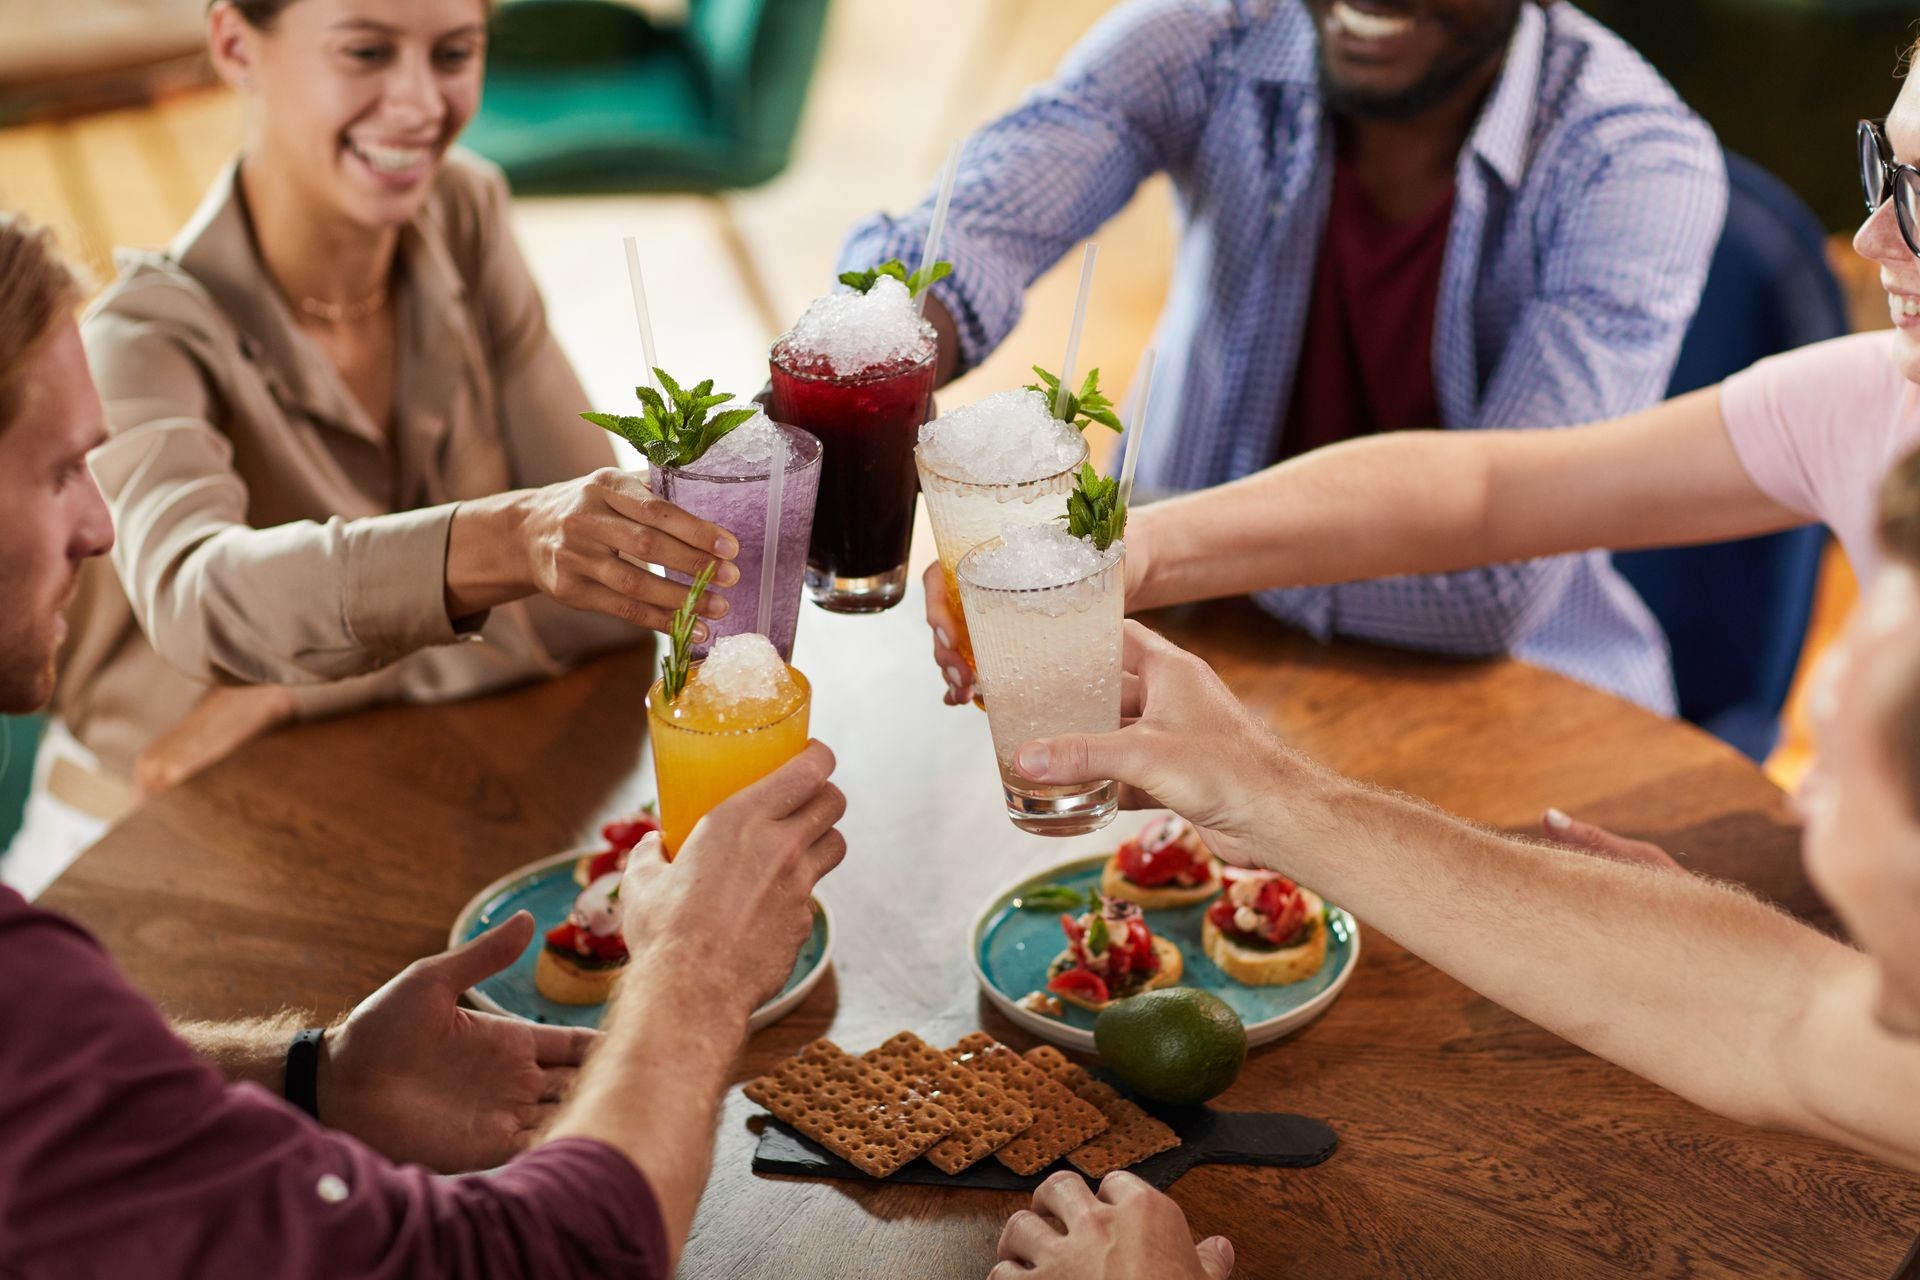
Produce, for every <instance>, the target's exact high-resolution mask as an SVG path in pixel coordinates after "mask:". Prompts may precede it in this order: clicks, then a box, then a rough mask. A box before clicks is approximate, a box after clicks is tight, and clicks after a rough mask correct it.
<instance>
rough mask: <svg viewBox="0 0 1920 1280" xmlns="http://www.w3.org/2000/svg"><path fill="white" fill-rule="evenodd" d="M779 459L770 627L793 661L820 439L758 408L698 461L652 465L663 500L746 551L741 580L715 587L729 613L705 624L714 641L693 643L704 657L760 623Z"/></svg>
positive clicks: (738, 563)
mask: <svg viewBox="0 0 1920 1280" xmlns="http://www.w3.org/2000/svg"><path fill="white" fill-rule="evenodd" d="M776 458H778V459H780V462H781V485H780V524H779V530H778V536H777V539H776V541H775V543H774V548H773V549H774V551H775V553H776V555H775V559H774V574H773V597H772V611H771V615H770V619H769V623H768V627H767V631H768V639H770V640H772V641H773V647H774V648H775V649H777V650H778V651H779V653H780V656H781V657H782V658H791V657H792V656H793V635H794V631H795V629H796V628H797V627H798V626H799V620H800V585H801V582H802V581H803V580H804V578H805V576H806V569H807V539H808V536H809V534H810V533H811V531H812V528H813V516H814V502H815V499H816V498H817V496H818V494H819V489H820V458H821V447H820V442H819V441H818V440H816V439H814V438H813V437H812V436H811V435H809V434H807V433H806V432H805V431H801V430H800V429H798V428H797V427H790V426H785V425H783V424H781V423H778V422H775V421H773V420H772V419H770V418H769V417H767V415H766V414H764V413H756V414H755V415H754V416H753V417H752V418H750V419H748V420H747V421H746V422H744V423H742V424H740V425H739V426H737V427H735V428H733V430H731V431H729V432H728V433H727V434H726V435H724V436H722V437H721V438H720V440H719V442H718V443H716V444H715V445H713V447H712V448H710V449H708V450H707V451H706V453H704V454H702V455H701V456H700V457H699V458H698V459H697V460H695V461H694V462H691V463H689V464H687V465H686V466H684V467H673V466H663V467H656V468H655V469H654V471H655V474H656V475H657V476H658V477H659V482H658V485H657V486H656V490H657V492H658V493H659V494H660V496H661V497H663V498H665V499H666V500H667V501H668V502H671V503H673V504H674V505H675V506H677V507H679V508H680V509H681V510H683V511H686V512H688V513H690V514H692V515H695V516H698V517H699V518H700V519H702V520H708V521H711V522H712V523H714V524H717V525H719V526H720V527H721V528H723V529H725V530H727V532H729V533H731V534H732V535H733V536H734V537H735V538H736V539H738V540H739V543H740V553H739V555H738V556H737V557H736V558H735V559H734V565H735V567H737V568H738V569H739V570H740V579H739V581H738V582H736V583H735V584H734V585H733V586H732V587H728V588H724V589H723V588H713V590H715V591H718V592H719V594H721V595H722V596H724V597H726V600H727V605H728V609H727V615H726V616H725V617H724V618H720V619H718V620H717V621H709V622H708V623H707V626H708V629H709V634H710V640H709V643H708V644H696V645H694V646H693V653H694V655H695V656H696V657H704V656H705V655H706V653H707V651H708V648H709V645H710V643H711V641H712V640H718V639H719V638H720V637H722V636H730V635H737V634H739V633H741V632H746V631H752V630H754V628H755V627H756V625H757V619H758V611H759V593H760V582H761V577H762V574H763V572H764V570H765V567H766V559H767V554H768V544H767V516H768V513H769V510H770V507H771V500H772V495H773V476H774V460H775V459H776ZM669 576H670V577H672V578H673V579H674V581H676V582H688V581H691V578H690V576H689V575H687V574H684V573H672V574H670V575H669Z"/></svg>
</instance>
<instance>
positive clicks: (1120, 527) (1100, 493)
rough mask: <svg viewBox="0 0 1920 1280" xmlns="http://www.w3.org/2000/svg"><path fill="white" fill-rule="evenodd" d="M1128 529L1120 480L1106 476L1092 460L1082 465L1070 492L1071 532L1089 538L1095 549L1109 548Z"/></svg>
mask: <svg viewBox="0 0 1920 1280" xmlns="http://www.w3.org/2000/svg"><path fill="white" fill-rule="evenodd" d="M1126 531H1127V508H1126V504H1125V503H1123V502H1121V501H1120V481H1119V480H1117V479H1115V478H1113V477H1111V476H1103V475H1101V474H1100V473H1099V472H1098V471H1095V470H1094V469H1093V464H1092V463H1091V462H1083V463H1081V464H1080V477H1079V479H1078V480H1077V481H1075V483H1074V486H1073V492H1072V493H1070V494H1068V495H1067V532H1068V533H1070V534H1072V535H1073V536H1074V537H1076V538H1086V539H1088V540H1089V541H1091V542H1092V543H1093V547H1094V550H1096V551H1105V550H1106V549H1107V548H1108V547H1110V546H1112V545H1113V544H1114V543H1115V542H1116V541H1118V540H1119V539H1120V537H1121V535H1123V534H1125V533H1126Z"/></svg>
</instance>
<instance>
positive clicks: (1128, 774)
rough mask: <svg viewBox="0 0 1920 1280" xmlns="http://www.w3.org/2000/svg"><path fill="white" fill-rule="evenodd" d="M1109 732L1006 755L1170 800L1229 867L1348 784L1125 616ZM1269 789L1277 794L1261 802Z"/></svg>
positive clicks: (1267, 847)
mask: <svg viewBox="0 0 1920 1280" xmlns="http://www.w3.org/2000/svg"><path fill="white" fill-rule="evenodd" d="M1123 661H1124V673H1123V675H1122V682H1123V683H1122V689H1121V699H1120V701H1121V720H1122V727H1121V728H1120V730H1119V731H1118V732H1116V733H1101V734H1063V735H1061V736H1059V737H1054V738H1040V739H1036V740H1034V741H1032V742H1029V743H1026V744H1025V745H1023V746H1022V747H1021V748H1020V750H1019V751H1018V752H1017V753H1016V756H1015V762H1016V764H1017V765H1018V767H1019V769H1020V772H1021V773H1023V774H1025V775H1026V776H1027V777H1029V778H1032V779H1033V780H1034V781H1036V782H1053V783H1069V784H1070V783H1081V782H1095V781H1099V780H1101V779H1104V778H1112V779H1115V780H1116V781H1118V782H1120V783H1121V784H1122V787H1121V794H1120V803H1121V804H1122V805H1123V806H1124V807H1126V808H1129V809H1171V810H1173V811H1174V812H1175V813H1177V814H1179V815H1180V816H1181V817H1183V818H1185V819H1186V820H1187V821H1189V822H1191V823H1193V824H1194V825H1195V826H1196V827H1198V828H1200V830H1201V834H1202V835H1203V836H1204V837H1205V838H1206V841H1207V844H1208V846H1209V847H1210V848H1212V849H1213V851H1214V852H1215V853H1217V854H1219V855H1220V856H1221V857H1222V858H1225V859H1226V860H1227V861H1228V862H1231V863H1233V864H1235V865H1236V866H1243V867H1253V866H1266V865H1269V862H1270V859H1271V852H1272V850H1273V849H1275V848H1284V847H1285V846H1286V843H1287V836H1288V832H1287V831H1284V830H1277V829H1275V824H1276V822H1281V823H1284V825H1287V826H1294V827H1298V826H1301V825H1303V824H1308V823H1311V822H1313V821H1314V818H1313V817H1312V815H1314V814H1316V813H1320V812H1323V811H1324V809H1325V805H1326V802H1327V801H1328V800H1329V799H1330V798H1331V797H1332V796H1333V795H1334V794H1336V793H1337V792H1338V791H1340V790H1342V789H1344V788H1346V787H1349V786H1350V785H1351V784H1349V783H1346V782H1345V781H1344V780H1343V779H1340V778H1338V777H1337V776H1336V775H1334V774H1331V773H1328V772H1327V771H1326V770H1323V769H1321V768H1319V767H1318V766H1317V765H1314V764H1312V763H1311V762H1309V761H1307V760H1306V759H1304V758H1303V757H1301V756H1299V755H1298V754H1296V753H1295V752H1292V751H1289V750H1287V748H1285V747H1284V746H1282V745H1281V744H1280V743H1279V742H1278V741H1277V740H1276V739H1275V738H1274V737H1273V735H1272V734H1271V733H1270V732H1269V731H1268V730H1267V727H1266V726H1265V725H1264V724H1262V723H1261V722H1260V721H1259V720H1258V719H1256V718H1255V717H1254V716H1253V715H1252V714H1250V713H1249V712H1248V711H1247V709H1246V708H1245V707H1243V706H1241V705H1240V703H1239V701H1238V700H1237V699H1236V698H1235V697H1234V696H1233V694H1232V693H1231V692H1230V691H1229V690H1228V689H1227V687H1226V685H1225V684H1223V683H1222V682H1221V680H1220V677H1219V676H1217V675H1215V674H1214V673H1213V670H1212V668H1210V667H1208V666H1207V664H1206V663H1204V662H1202V661H1201V660H1200V659H1199V658H1196V657H1194V656H1193V655H1192V654H1190V653H1188V652H1186V651H1185V650H1183V649H1180V648H1178V647H1177V646H1175V645H1173V644H1170V643H1169V642H1167V641H1166V640H1163V639H1161V638H1160V637H1159V636H1157V635H1155V634H1154V633H1153V632H1151V631H1149V630H1147V628H1145V627H1143V626H1141V625H1140V624H1139V623H1137V622H1128V623H1127V624H1126V636H1125V652H1124V659H1123ZM1276 797H1277V798H1279V799H1281V800H1282V801H1283V803H1281V804H1279V805H1273V804H1270V803H1268V802H1269V801H1271V800H1273V799H1275V798H1276Z"/></svg>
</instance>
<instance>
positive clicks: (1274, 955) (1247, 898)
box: [1200, 871, 1327, 987]
mask: <svg viewBox="0 0 1920 1280" xmlns="http://www.w3.org/2000/svg"><path fill="white" fill-rule="evenodd" d="M1200 945H1201V947H1203V948H1204V949H1205V950H1206V953H1207V959H1209V960H1211V961H1213V962H1214V963H1215V964H1216V965H1218V966H1220V970H1221V972H1223V973H1225V974H1226V975H1227V976H1228V977H1229V978H1232V979H1233V980H1234V981H1235V982H1240V983H1244V984H1246V985H1247V986H1250V987H1277V986H1284V985H1286V984H1287V983H1290V982H1301V981H1304V980H1305V979H1307V978H1311V977H1312V976H1313V975H1314V974H1316V973H1318V972H1320V966H1321V965H1323V964H1325V963H1326V959H1327V904H1326V903H1324V902H1322V901H1321V900H1320V896H1319V895H1318V894H1316V893H1314V892H1313V890H1311V889H1303V888H1301V887H1300V886H1299V885H1297V884H1295V883H1294V882H1293V881H1291V880H1289V879H1287V878H1286V877H1285V876H1283V875H1278V874H1275V873H1274V872H1271V871H1252V872H1242V873H1236V874H1235V875H1234V877H1233V878H1232V879H1231V880H1229V881H1228V882H1227V887H1226V890H1225V891H1224V892H1222V893H1221V895H1220V896H1219V897H1218V898H1216V899H1214V902H1213V905H1211V906H1209V907H1208V908H1207V914H1206V918H1205V919H1204V920H1203V921H1201V924H1200Z"/></svg>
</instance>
